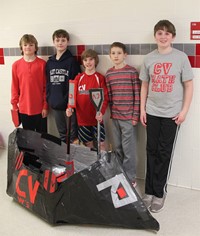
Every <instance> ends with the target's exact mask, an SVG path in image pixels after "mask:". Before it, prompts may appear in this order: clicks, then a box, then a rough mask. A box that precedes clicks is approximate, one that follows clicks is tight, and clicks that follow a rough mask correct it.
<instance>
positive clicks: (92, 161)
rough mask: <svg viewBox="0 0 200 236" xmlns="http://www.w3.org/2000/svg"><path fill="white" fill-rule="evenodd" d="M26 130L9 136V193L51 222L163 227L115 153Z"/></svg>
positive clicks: (149, 227)
mask: <svg viewBox="0 0 200 236" xmlns="http://www.w3.org/2000/svg"><path fill="white" fill-rule="evenodd" d="M66 150H67V145H66V144H65V143H63V142H61V141H60V139H58V138H56V137H54V136H52V135H48V134H40V133H37V132H34V131H30V130H24V129H22V128H17V129H15V130H14V131H13V132H12V133H11V134H10V135H9V147H8V170H7V190H6V191H7V194H8V195H9V196H10V197H12V198H13V199H14V200H16V201H17V202H18V203H19V204H21V205H23V206H24V207H25V208H27V209H28V210H30V211H32V212H33V213H34V214H36V215H38V216H39V217H41V218H43V219H44V220H45V221H47V222H48V223H50V224H52V225H59V224H95V225H108V226H113V227H124V228H130V229H146V230H155V231H158V230H159V223H158V222H157V221H156V220H155V219H154V218H153V217H152V215H151V214H150V212H149V211H148V209H147V208H146V207H145V205H144V203H143V202H142V200H141V198H140V197H139V195H138V193H137V191H136V190H135V189H134V188H133V187H132V185H131V183H130V182H129V179H128V177H127V176H126V173H125V172H124V170H123V167H122V165H121V164H120V162H119V161H118V158H117V157H116V156H115V153H108V152H104V153H101V158H100V159H98V158H97V153H96V152H94V151H91V150H90V149H89V148H86V147H82V146H80V145H71V146H70V154H67V152H66Z"/></svg>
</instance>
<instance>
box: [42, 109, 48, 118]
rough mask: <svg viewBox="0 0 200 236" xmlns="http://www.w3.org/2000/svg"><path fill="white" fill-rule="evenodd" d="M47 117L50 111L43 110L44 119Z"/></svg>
mask: <svg viewBox="0 0 200 236" xmlns="http://www.w3.org/2000/svg"><path fill="white" fill-rule="evenodd" d="M47 115H48V110H46V109H43V110H42V118H45V117H47Z"/></svg>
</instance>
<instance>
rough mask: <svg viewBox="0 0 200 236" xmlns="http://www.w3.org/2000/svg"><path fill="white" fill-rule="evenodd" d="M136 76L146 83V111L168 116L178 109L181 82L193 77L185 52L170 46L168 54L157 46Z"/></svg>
mask: <svg viewBox="0 0 200 236" xmlns="http://www.w3.org/2000/svg"><path fill="white" fill-rule="evenodd" d="M139 77H140V79H141V80H142V81H147V82H149V88H148V95H147V103H146V112H147V113H148V114H150V115H153V116H159V117H168V118H170V117H174V116H175V115H177V114H178V113H179V112H180V111H181V109H182V104H183V93H184V91H183V90H184V87H183V82H185V81H188V80H192V79H193V77H194V76H193V72H192V68H191V65H190V62H189V59H188V57H187V55H186V54H185V53H184V52H182V51H179V50H177V49H175V48H173V49H172V51H171V52H170V53H168V54H159V52H158V50H157V49H156V50H154V51H152V52H151V53H149V54H148V55H147V56H146V58H145V59H144V63H143V65H142V68H141V71H140V76H139Z"/></svg>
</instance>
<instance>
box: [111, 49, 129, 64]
mask: <svg viewBox="0 0 200 236" xmlns="http://www.w3.org/2000/svg"><path fill="white" fill-rule="evenodd" d="M126 56H127V54H126V53H124V51H123V49H122V48H119V47H113V48H111V50H110V59H111V60H112V62H113V63H114V64H115V65H117V66H119V65H121V64H123V63H124V60H125V58H126Z"/></svg>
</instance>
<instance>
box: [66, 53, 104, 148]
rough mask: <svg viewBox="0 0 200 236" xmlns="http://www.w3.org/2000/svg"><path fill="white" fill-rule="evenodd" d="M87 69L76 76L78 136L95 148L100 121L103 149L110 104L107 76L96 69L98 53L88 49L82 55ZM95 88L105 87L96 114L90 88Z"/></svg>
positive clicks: (88, 145)
mask: <svg viewBox="0 0 200 236" xmlns="http://www.w3.org/2000/svg"><path fill="white" fill-rule="evenodd" d="M81 59H82V62H83V66H84V68H85V71H84V72H83V73H81V74H79V75H77V76H76V77H75V83H76V84H77V95H76V115H77V121H78V138H79V140H80V141H81V142H82V143H84V144H85V145H86V146H87V147H90V148H94V142H93V141H95V138H94V137H95V136H96V135H97V121H100V122H101V124H100V133H101V134H100V136H101V150H102V151H103V150H105V144H104V140H105V131H104V125H103V122H102V120H103V114H104V113H105V111H106V108H107V105H108V92H107V87H106V83H105V78H104V76H103V75H102V74H100V73H98V72H97V71H96V66H97V65H98V62H99V58H98V55H97V53H96V52H95V51H94V50H92V49H88V50H86V51H84V52H83V53H82V55H81ZM94 88H103V92H104V102H103V105H102V108H101V111H100V115H98V116H97V115H96V110H95V107H94V105H93V104H92V102H91V101H90V96H89V90H90V89H94ZM66 114H67V116H71V115H72V112H71V110H70V109H67V111H66Z"/></svg>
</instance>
